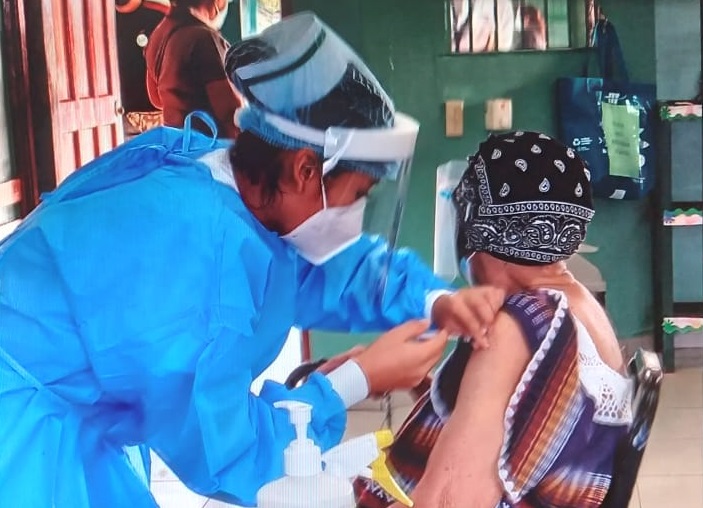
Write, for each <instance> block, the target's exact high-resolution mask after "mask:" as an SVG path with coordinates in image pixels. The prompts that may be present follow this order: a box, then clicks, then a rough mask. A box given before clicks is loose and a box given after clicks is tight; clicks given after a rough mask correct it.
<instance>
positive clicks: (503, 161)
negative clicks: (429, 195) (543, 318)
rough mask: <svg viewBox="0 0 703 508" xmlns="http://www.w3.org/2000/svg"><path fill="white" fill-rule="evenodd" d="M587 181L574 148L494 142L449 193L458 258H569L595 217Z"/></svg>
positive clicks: (540, 140) (528, 137)
mask: <svg viewBox="0 0 703 508" xmlns="http://www.w3.org/2000/svg"><path fill="white" fill-rule="evenodd" d="M589 180H590V174H589V172H588V169H586V166H585V163H584V162H583V160H582V159H581V158H580V157H579V156H578V154H576V152H575V151H574V150H572V149H571V148H567V147H566V146H564V145H563V144H561V143H560V142H559V141H557V140H555V139H552V138H551V137H549V136H547V135H545V134H540V133H538V132H512V133H509V134H504V135H499V136H491V137H489V138H488V139H487V140H486V141H484V142H483V143H481V145H480V146H479V150H478V152H476V154H474V155H473V156H472V157H470V158H469V167H468V169H467V170H466V171H465V172H464V175H463V176H462V179H461V182H460V183H459V185H458V186H457V188H456V189H455V190H454V193H453V200H454V204H455V206H456V209H457V254H458V256H459V259H461V258H463V257H468V256H469V255H471V254H472V253H474V252H482V251H483V252H488V253H490V254H491V255H493V256H495V257H497V258H499V259H502V260H504V261H508V262H511V263H517V264H522V265H540V264H548V263H555V262H557V261H561V260H564V259H567V258H569V257H570V256H571V255H572V254H574V253H575V252H576V250H577V249H578V247H579V245H580V244H581V243H582V242H583V241H584V239H585V238H586V227H587V225H588V223H589V222H590V221H591V219H592V218H593V214H594V210H593V202H592V200H591V186H590V183H589Z"/></svg>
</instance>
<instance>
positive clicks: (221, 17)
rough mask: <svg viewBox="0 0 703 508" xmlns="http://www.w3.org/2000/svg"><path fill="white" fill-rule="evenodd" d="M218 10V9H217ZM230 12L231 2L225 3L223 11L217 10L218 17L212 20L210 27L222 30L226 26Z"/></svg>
mask: <svg viewBox="0 0 703 508" xmlns="http://www.w3.org/2000/svg"><path fill="white" fill-rule="evenodd" d="M215 8H216V9H217V7H215ZM228 10H229V1H227V2H225V7H224V9H222V10H219V9H217V15H216V16H215V17H214V18H213V19H212V20H210V26H211V27H212V28H213V29H215V30H218V31H219V30H222V27H223V26H225V19H227V11H228Z"/></svg>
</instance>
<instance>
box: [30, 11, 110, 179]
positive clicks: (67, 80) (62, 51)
mask: <svg viewBox="0 0 703 508" xmlns="http://www.w3.org/2000/svg"><path fill="white" fill-rule="evenodd" d="M25 5H26V6H27V8H26V16H27V36H28V46H29V51H28V52H29V55H30V67H31V66H32V65H33V64H32V54H33V53H34V55H35V56H39V57H40V58H38V59H37V60H36V61H37V62H38V63H36V64H34V67H35V68H34V69H30V70H32V73H31V86H32V88H33V93H32V96H33V99H34V98H39V99H40V100H37V101H35V102H34V103H33V104H32V108H33V115H32V116H33V120H34V122H33V123H34V131H35V134H36V144H37V147H36V153H37V172H38V180H39V188H40V190H42V191H44V190H49V189H52V188H54V187H55V186H56V185H58V184H60V183H61V181H63V180H64V179H65V178H66V177H67V176H68V175H70V174H71V173H72V172H74V171H75V170H76V169H78V168H80V167H81V166H83V165H85V164H86V163H88V162H90V161H91V160H92V159H94V158H95V157H97V156H98V155H101V154H103V153H105V152H107V151H109V150H110V149H112V148H114V147H115V146H116V145H118V144H119V143H121V142H122V141H123V127H122V106H121V103H120V89H119V88H120V86H119V82H120V81H119V74H118V72H119V71H118V60H117V35H116V28H115V13H116V11H115V2H114V0H35V1H28V2H26V4H25ZM35 91H36V92H37V93H34V92H35ZM41 99H43V100H41ZM47 113H48V118H47V117H46V116H44V115H46V114H47Z"/></svg>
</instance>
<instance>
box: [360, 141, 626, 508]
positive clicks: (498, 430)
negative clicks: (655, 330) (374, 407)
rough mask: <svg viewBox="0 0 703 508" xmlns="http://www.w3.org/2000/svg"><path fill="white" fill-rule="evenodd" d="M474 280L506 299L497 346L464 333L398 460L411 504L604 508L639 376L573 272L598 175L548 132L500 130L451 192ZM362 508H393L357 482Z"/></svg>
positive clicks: (401, 440) (466, 271) (404, 436)
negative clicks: (592, 176) (570, 262)
mask: <svg viewBox="0 0 703 508" xmlns="http://www.w3.org/2000/svg"><path fill="white" fill-rule="evenodd" d="M453 197H454V203H455V206H456V210H457V217H458V220H457V225H458V232H457V249H458V255H459V259H460V260H461V261H460V266H461V268H462V273H463V275H464V277H465V278H466V280H467V281H468V282H469V283H473V281H475V282H476V283H478V284H490V285H494V286H498V287H501V288H504V289H505V290H506V291H507V293H508V294H509V295H510V296H509V297H508V299H507V300H506V303H505V305H504V307H503V308H502V310H501V311H500V313H499V314H498V316H497V317H496V321H495V323H494V325H493V327H492V329H491V330H490V331H489V342H490V347H489V348H488V349H473V348H472V346H471V343H470V342H468V341H460V342H459V343H458V345H457V347H456V349H455V351H454V352H453V354H451V355H450V356H449V357H448V358H447V360H446V361H445V362H444V363H443V364H442V366H441V367H440V369H439V370H438V373H437V375H436V376H435V378H434V380H433V382H432V387H431V389H430V390H428V391H427V393H425V394H424V395H423V396H422V397H421V398H420V399H419V400H418V402H417V406H416V407H415V408H414V410H413V412H412V413H411V415H410V416H409V417H408V420H407V421H406V422H405V424H404V425H403V427H402V428H401V431H400V433H399V435H398V439H397V441H396V443H395V444H394V446H393V448H392V449H391V451H390V454H389V464H390V465H391V467H392V469H393V470H394V474H395V476H396V479H397V480H398V483H399V484H400V485H401V487H403V488H405V489H406V490H407V491H408V492H410V493H411V495H412V497H413V499H414V501H415V506H416V508H438V507H457V508H495V507H501V508H502V507H516V508H517V507H520V508H522V507H531V508H538V507H579V508H589V507H597V506H600V504H601V503H602V501H603V499H604V498H605V495H606V493H607V491H608V488H609V486H610V483H611V480H612V472H613V457H614V453H615V449H616V443H618V442H619V440H620V439H621V438H622V437H623V436H624V435H625V434H626V432H627V430H628V427H629V426H630V424H631V421H632V414H631V409H630V408H631V398H632V390H633V387H632V384H631V381H630V380H629V379H628V378H626V377H625V375H624V372H625V370H624V369H625V366H624V362H623V358H622V356H621V353H620V349H619V347H618V342H617V339H616V336H615V333H614V331H613V328H612V326H611V325H610V322H609V320H608V317H607V315H606V313H605V312H604V310H603V309H602V307H601V306H600V305H599V303H598V302H597V301H596V300H595V298H594V297H593V296H592V295H591V294H590V293H589V291H588V290H587V289H586V288H585V287H584V286H583V285H581V284H580V283H579V282H578V281H576V280H575V279H574V277H573V275H572V274H571V273H569V271H568V270H567V267H566V264H565V260H567V259H568V258H569V256H571V255H572V254H574V253H575V252H576V250H577V249H578V247H579V245H580V244H581V242H582V241H583V240H584V238H585V236H586V226H587V225H588V223H589V222H590V220H591V218H592V217H593V214H594V211H593V205H592V202H591V195H590V185H589V173H588V170H587V169H586V168H585V166H584V163H583V161H582V160H581V159H580V158H579V156H578V155H577V154H576V153H575V152H574V151H573V150H571V149H569V148H566V147H565V146H563V145H562V144H560V143H559V142H557V141H555V140H553V139H550V138H549V137H548V136H545V135H544V134H538V133H531V132H524V133H523V132H516V133H512V134H507V135H501V136H491V137H490V138H489V139H488V140H487V141H485V142H483V143H482V144H481V145H480V148H479V150H478V152H477V153H476V154H475V155H474V156H473V157H471V158H470V159H469V166H468V169H467V170H466V172H465V173H464V175H463V178H462V181H461V183H460V184H459V186H458V187H457V188H456V190H455V191H454V196H453ZM357 494H358V495H359V506H360V507H362V508H380V507H385V506H389V505H391V504H392V500H391V499H389V498H388V497H387V496H386V495H385V494H384V493H383V492H382V491H381V490H380V489H379V488H378V487H377V486H376V485H374V484H372V483H368V482H366V481H360V482H359V483H357Z"/></svg>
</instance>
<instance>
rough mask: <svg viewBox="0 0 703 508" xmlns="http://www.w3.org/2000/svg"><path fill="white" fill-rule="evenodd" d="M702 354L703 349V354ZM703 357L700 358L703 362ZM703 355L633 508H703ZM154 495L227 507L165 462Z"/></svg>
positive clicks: (364, 419) (664, 407) (669, 416)
mask: <svg viewBox="0 0 703 508" xmlns="http://www.w3.org/2000/svg"><path fill="white" fill-rule="evenodd" d="M699 351H700V350H699ZM699 357H700V358H699ZM702 358H703V352H696V353H694V354H693V355H692V356H691V355H689V356H687V357H686V358H684V359H683V361H682V362H679V363H678V366H679V367H680V368H679V370H678V371H677V372H676V373H675V374H670V375H667V376H666V377H665V379H664V385H663V388H662V392H663V393H662V399H661V402H660V406H659V411H658V414H657V418H656V421H655V425H654V429H653V431H652V435H651V438H650V441H649V445H648V448H647V451H646V453H645V457H644V460H643V463H642V467H641V468H640V474H639V478H638V482H637V489H636V492H635V494H634V496H633V499H632V501H631V503H630V508H662V507H665V508H668V507H672V508H703V368H701V367H700V365H701V359H702ZM409 409H410V400H409V398H408V397H407V396H406V395H405V394H400V395H398V396H396V397H395V399H394V403H393V422H392V423H393V427H394V430H397V426H398V425H399V424H400V423H402V420H403V419H404V418H405V415H406V414H407V412H408V411H409ZM383 420H384V413H383V412H382V411H381V405H380V403H378V402H375V403H374V402H366V403H364V404H363V405H362V406H361V407H359V408H356V409H355V410H354V411H352V412H351V413H350V415H349V426H348V431H347V437H351V436H355V435H359V434H363V433H366V432H370V431H373V430H377V429H378V428H380V426H381V425H382V424H383ZM153 491H154V495H155V497H156V499H157V501H158V502H159V503H160V505H161V507H162V508H203V507H207V508H225V507H228V506H230V505H225V504H222V503H219V502H216V501H212V500H210V501H208V500H207V499H205V498H203V497H200V496H197V495H196V494H193V493H191V492H190V491H188V489H186V488H185V487H184V486H183V485H181V484H180V482H178V481H177V480H176V479H175V477H174V476H173V474H172V473H170V472H169V471H168V470H167V469H166V468H165V466H163V464H162V463H160V462H159V461H157V462H155V464H154V468H153Z"/></svg>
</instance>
